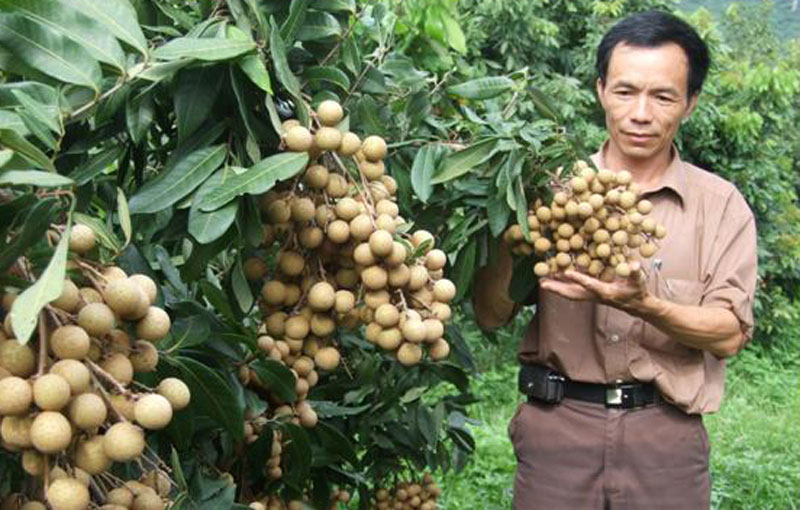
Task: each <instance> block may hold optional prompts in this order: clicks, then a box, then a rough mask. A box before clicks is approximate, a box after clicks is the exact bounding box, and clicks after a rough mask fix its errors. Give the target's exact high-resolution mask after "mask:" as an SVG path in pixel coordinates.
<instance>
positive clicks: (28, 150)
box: [0, 129, 56, 172]
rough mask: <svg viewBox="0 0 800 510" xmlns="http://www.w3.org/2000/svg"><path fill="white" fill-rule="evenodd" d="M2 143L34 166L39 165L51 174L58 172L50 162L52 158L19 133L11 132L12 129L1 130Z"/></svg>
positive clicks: (0, 139)
mask: <svg viewBox="0 0 800 510" xmlns="http://www.w3.org/2000/svg"><path fill="white" fill-rule="evenodd" d="M0 143H2V144H3V145H5V146H6V147H7V148H9V149H13V150H14V152H16V153H17V154H19V155H20V156H22V157H23V158H25V159H26V160H28V161H29V162H31V163H33V164H34V165H37V166H38V167H39V168H44V169H45V170H49V171H51V172H55V171H56V168H55V167H54V166H53V162H52V161H50V158H48V157H47V155H46V154H45V153H44V152H42V151H41V150H39V148H38V147H36V146H35V145H33V144H32V143H31V142H29V141H28V140H26V139H25V138H23V137H21V136H20V135H19V134H18V133H16V132H14V131H11V130H10V129H0Z"/></svg>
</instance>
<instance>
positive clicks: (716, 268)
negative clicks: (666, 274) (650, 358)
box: [701, 193, 758, 347]
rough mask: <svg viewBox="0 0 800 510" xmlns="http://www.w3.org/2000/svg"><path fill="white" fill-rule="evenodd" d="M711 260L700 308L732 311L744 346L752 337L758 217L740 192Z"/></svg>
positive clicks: (732, 202) (728, 210)
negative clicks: (717, 308)
mask: <svg viewBox="0 0 800 510" xmlns="http://www.w3.org/2000/svg"><path fill="white" fill-rule="evenodd" d="M710 260H712V261H714V263H713V264H711V265H710V266H709V267H710V270H709V272H708V274H706V285H705V290H704V292H703V298H702V301H701V305H702V306H709V307H710V306H715V307H721V308H726V309H728V310H730V311H732V312H733V313H734V315H736V318H737V319H739V324H740V325H741V328H742V333H744V338H743V342H742V345H741V346H740V347H743V346H744V344H745V343H747V342H748V341H749V340H750V339H751V338H752V337H753V326H754V321H753V298H754V295H755V289H756V279H757V275H758V256H757V253H756V222H755V218H754V217H753V214H752V212H751V211H750V209H749V208H748V207H747V204H746V202H745V201H744V198H742V197H741V195H739V194H738V193H735V194H734V196H733V197H732V198H731V199H730V200H729V203H728V204H727V207H726V211H725V218H724V221H723V222H722V224H721V226H720V229H719V232H718V233H717V236H716V239H715V242H714V245H713V254H712V257H711V259H710Z"/></svg>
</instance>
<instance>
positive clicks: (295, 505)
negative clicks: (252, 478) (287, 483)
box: [248, 494, 303, 510]
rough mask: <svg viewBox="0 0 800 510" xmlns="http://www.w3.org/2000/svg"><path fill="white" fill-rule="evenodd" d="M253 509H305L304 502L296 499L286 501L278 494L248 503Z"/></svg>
mask: <svg viewBox="0 0 800 510" xmlns="http://www.w3.org/2000/svg"><path fill="white" fill-rule="evenodd" d="M248 507H249V508H250V509H251V510H303V502H302V501H301V500H299V499H294V500H291V501H288V502H284V501H283V500H282V499H281V498H280V496H278V495H277V494H270V495H268V496H265V497H264V498H262V499H259V500H257V501H253V502H252V503H250V504H249V505H248Z"/></svg>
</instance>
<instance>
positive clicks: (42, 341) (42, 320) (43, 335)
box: [36, 312, 47, 377]
mask: <svg viewBox="0 0 800 510" xmlns="http://www.w3.org/2000/svg"><path fill="white" fill-rule="evenodd" d="M46 321H47V315H46V314H45V313H44V312H40V313H39V368H37V369H36V377H39V376H40V375H42V374H44V368H45V365H47V322H46Z"/></svg>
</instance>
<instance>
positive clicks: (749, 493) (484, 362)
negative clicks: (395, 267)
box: [440, 328, 800, 510]
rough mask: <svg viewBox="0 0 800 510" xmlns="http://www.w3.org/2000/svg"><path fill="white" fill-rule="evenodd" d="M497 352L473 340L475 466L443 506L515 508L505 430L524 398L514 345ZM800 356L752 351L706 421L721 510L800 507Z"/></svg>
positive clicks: (502, 342) (449, 490)
mask: <svg viewBox="0 0 800 510" xmlns="http://www.w3.org/2000/svg"><path fill="white" fill-rule="evenodd" d="M518 334H519V331H518V328H517V331H515V332H508V333H505V334H502V335H500V338H499V342H498V344H497V345H494V346H489V347H487V346H486V342H485V341H484V342H483V343H480V339H479V334H478V333H477V332H472V333H471V334H470V335H468V338H469V340H470V343H471V344H472V345H473V346H479V347H478V348H477V349H476V350H477V351H478V352H477V358H478V363H479V366H480V367H481V369H482V372H481V373H480V375H479V377H476V378H475V379H474V380H473V383H472V386H473V391H474V392H475V394H476V395H477V396H478V397H480V398H481V401H480V402H479V403H477V404H474V405H473V406H472V407H471V409H470V415H471V417H473V418H474V419H476V420H477V422H478V424H477V425H475V426H473V427H472V432H473V435H474V436H475V440H476V443H477V446H476V452H475V455H474V457H473V460H472V461H471V463H470V464H469V465H468V466H467V467H466V469H465V470H464V471H463V472H462V473H452V472H451V473H448V474H447V475H446V476H445V477H444V480H443V485H444V494H443V497H442V499H441V500H440V502H441V508H444V509H448V510H457V509H463V508H492V509H493V508H498V509H499V508H510V507H511V489H512V487H513V482H514V470H515V467H516V460H515V458H514V454H513V450H512V448H511V443H510V441H509V440H508V436H507V433H506V427H507V425H508V421H509V420H510V419H511V416H512V415H513V413H514V411H515V410H516V406H517V403H518V402H520V401H521V400H520V398H519V396H518V394H517V391H516V364H515V363H514V355H513V341H512V340H511V339H512V338H515V337H516V338H518V336H516V335H518ZM798 374H800V350H798V349H797V348H796V347H795V348H792V349H791V350H777V349H772V350H766V349H764V348H762V347H758V346H751V347H749V348H748V349H746V350H745V351H744V352H742V353H741V354H740V355H739V356H738V357H736V358H735V359H734V360H732V362H731V363H730V365H729V367H728V372H727V388H726V394H725V398H724V400H723V405H722V409H721V410H720V412H719V413H717V414H714V415H710V416H707V417H706V426H707V427H708V431H709V437H710V439H711V444H712V451H711V463H712V469H711V471H712V478H713V489H712V501H713V504H712V507H713V508H714V510H792V509H797V508H798V502H800V384H798Z"/></svg>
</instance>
